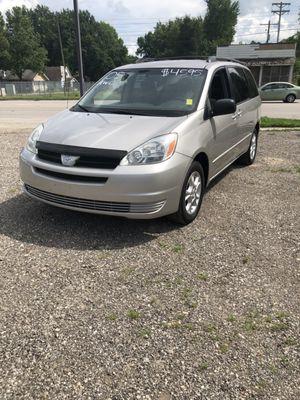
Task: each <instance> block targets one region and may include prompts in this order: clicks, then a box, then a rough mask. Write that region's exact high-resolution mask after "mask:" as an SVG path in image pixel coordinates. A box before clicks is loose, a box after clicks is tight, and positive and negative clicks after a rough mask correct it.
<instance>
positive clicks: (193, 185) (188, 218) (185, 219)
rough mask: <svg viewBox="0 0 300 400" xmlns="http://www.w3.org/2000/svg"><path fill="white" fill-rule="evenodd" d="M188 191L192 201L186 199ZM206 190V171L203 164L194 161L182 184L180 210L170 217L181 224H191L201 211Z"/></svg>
mask: <svg viewBox="0 0 300 400" xmlns="http://www.w3.org/2000/svg"><path fill="white" fill-rule="evenodd" d="M188 191H189V193H190V197H189V200H190V201H187V200H186V197H187V195H188V194H189V193H188ZM191 191H192V193H191ZM204 192H205V178H204V171H203V168H202V165H201V164H200V163H199V162H198V161H194V162H193V163H192V165H191V166H190V168H189V170H188V172H187V174H186V177H185V180H184V183H183V186H182V190H181V196H180V202H179V207H178V211H177V212H176V213H175V214H172V215H170V216H169V218H170V219H171V220H172V221H173V222H176V223H178V224H180V225H188V224H190V223H191V222H192V221H194V219H195V218H196V217H197V215H198V213H199V210H200V207H201V204H202V199H203V196H204ZM191 200H192V201H191Z"/></svg>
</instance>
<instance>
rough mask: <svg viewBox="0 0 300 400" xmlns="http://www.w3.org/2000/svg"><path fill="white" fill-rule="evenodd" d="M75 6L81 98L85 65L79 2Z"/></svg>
mask: <svg viewBox="0 0 300 400" xmlns="http://www.w3.org/2000/svg"><path fill="white" fill-rule="evenodd" d="M73 4H74V19H75V30H76V51H77V59H78V72H79V84H80V96H83V93H84V79H83V63H82V50H81V36H80V21H79V12H78V0H73Z"/></svg>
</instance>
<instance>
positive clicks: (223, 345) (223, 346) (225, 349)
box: [219, 343, 229, 354]
mask: <svg viewBox="0 0 300 400" xmlns="http://www.w3.org/2000/svg"><path fill="white" fill-rule="evenodd" d="M219 348H220V351H221V353H223V354H225V353H227V352H228V350H229V345H228V343H220V345H219Z"/></svg>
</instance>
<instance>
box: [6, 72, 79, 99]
mask: <svg viewBox="0 0 300 400" xmlns="http://www.w3.org/2000/svg"><path fill="white" fill-rule="evenodd" d="M65 80H66V82H67V85H66V84H65ZM76 84H77V80H76V79H75V78H74V77H73V76H72V74H71V72H70V70H69V68H68V67H66V69H65V70H64V67H63V66H58V67H46V68H45V72H39V73H37V72H33V71H32V70H30V69H26V70H25V71H24V73H23V76H22V80H21V81H20V79H19V78H18V76H17V75H15V74H13V73H12V72H11V71H4V70H0V89H4V91H1V93H2V92H3V93H5V94H7V95H8V96H14V95H16V94H26V93H32V94H33V93H41V94H42V93H48V92H61V91H62V89H64V88H67V89H68V90H69V89H70V88H72V89H73V88H74V89H75V86H76ZM2 95H3V94H2Z"/></svg>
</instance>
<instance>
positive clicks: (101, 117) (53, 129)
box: [40, 110, 187, 151]
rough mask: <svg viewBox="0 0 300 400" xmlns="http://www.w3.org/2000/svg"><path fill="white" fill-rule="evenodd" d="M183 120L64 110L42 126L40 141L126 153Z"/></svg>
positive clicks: (182, 118)
mask: <svg viewBox="0 0 300 400" xmlns="http://www.w3.org/2000/svg"><path fill="white" fill-rule="evenodd" d="M186 118H187V116H183V117H153V116H143V115H122V114H95V113H84V112H74V111H70V110H65V111H63V112H61V113H59V114H57V115H55V116H54V117H52V118H50V119H49V120H48V121H47V122H46V123H45V124H44V130H43V132H42V135H41V137H40V140H41V141H43V142H48V143H55V144H64V145H70V146H80V147H91V148H98V149H112V150H126V151H130V150H132V149H134V148H135V147H137V146H139V145H140V144H143V143H144V142H146V141H147V140H149V139H151V138H153V137H155V136H159V135H163V134H165V133H169V132H171V131H173V130H174V129H175V128H176V127H177V126H178V125H179V124H180V123H181V122H182V121H184V120H185V119H186Z"/></svg>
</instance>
